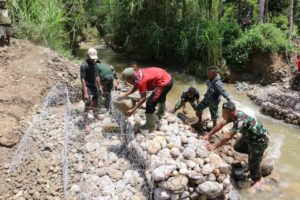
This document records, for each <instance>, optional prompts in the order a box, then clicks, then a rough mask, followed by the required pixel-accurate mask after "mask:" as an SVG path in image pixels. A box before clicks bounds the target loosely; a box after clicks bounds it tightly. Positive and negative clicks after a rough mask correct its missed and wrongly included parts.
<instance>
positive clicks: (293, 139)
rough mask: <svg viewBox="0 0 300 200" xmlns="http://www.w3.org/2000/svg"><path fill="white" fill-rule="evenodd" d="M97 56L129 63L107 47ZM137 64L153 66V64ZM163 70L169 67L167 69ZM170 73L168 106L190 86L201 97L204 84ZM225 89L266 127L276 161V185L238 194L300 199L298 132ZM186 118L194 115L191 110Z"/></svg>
mask: <svg viewBox="0 0 300 200" xmlns="http://www.w3.org/2000/svg"><path fill="white" fill-rule="evenodd" d="M86 51H87V50H86V49H79V50H78V51H77V56H78V57H80V58H82V59H83V58H84V56H85V55H86ZM98 56H99V58H100V60H101V61H102V62H104V63H108V64H111V65H113V66H114V67H115V68H116V70H117V71H120V70H121V69H123V68H124V67H128V66H129V63H130V61H131V60H130V59H129V58H127V57H125V56H123V55H120V54H118V53H116V52H114V51H113V50H111V49H110V48H103V49H98ZM140 64H141V65H144V66H147V65H151V66H153V64H155V63H140ZM165 67H166V68H168V67H170V66H165ZM171 74H172V76H173V78H174V86H173V89H172V90H171V92H170V93H169V94H168V97H167V100H168V101H169V102H170V103H171V104H173V105H174V104H175V102H176V100H177V99H178V98H179V97H180V95H181V92H182V91H183V90H185V89H186V88H188V87H190V86H194V87H196V88H197V89H198V90H199V91H200V95H201V96H203V94H204V93H205V91H206V85H205V81H200V80H197V78H195V77H192V76H188V75H183V74H179V73H176V72H171ZM225 87H226V90H227V91H228V92H229V94H230V95H231V96H232V98H233V99H234V100H235V101H237V102H238V103H237V105H238V109H243V110H249V111H252V112H254V113H255V115H256V117H257V119H258V120H259V121H261V122H262V123H263V124H264V125H265V127H266V128H267V129H268V130H269V132H270V134H271V135H272V140H271V144H270V149H271V153H270V154H271V156H272V157H273V158H274V159H275V171H274V173H273V175H272V176H274V177H275V178H276V179H279V185H277V186H272V185H270V186H268V185H267V186H266V187H265V188H264V191H262V192H259V193H249V192H247V191H241V193H242V197H243V199H278V200H279V199H280V200H296V199H299V197H300V170H299V169H300V156H299V155H298V153H299V152H300V129H299V128H298V127H294V126H291V125H287V124H285V123H283V122H281V121H278V120H275V119H272V118H270V117H268V116H265V115H263V114H261V113H260V111H259V108H258V107H257V106H256V105H254V104H253V103H252V102H251V101H250V99H249V98H248V97H247V96H246V95H245V94H243V93H240V92H238V91H237V90H236V89H235V88H234V85H231V84H226V85H225ZM220 105H221V104H220ZM189 115H193V112H192V109H191V108H190V107H189Z"/></svg>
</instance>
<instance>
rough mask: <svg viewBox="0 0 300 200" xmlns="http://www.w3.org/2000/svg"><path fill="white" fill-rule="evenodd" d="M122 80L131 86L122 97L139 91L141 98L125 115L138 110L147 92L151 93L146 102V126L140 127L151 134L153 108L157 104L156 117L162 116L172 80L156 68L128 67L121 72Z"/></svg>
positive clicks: (164, 72)
mask: <svg viewBox="0 0 300 200" xmlns="http://www.w3.org/2000/svg"><path fill="white" fill-rule="evenodd" d="M122 79H123V80H124V81H126V82H127V83H129V84H131V85H133V87H132V88H130V89H129V90H128V91H127V92H126V93H124V94H122V96H128V95H130V94H132V93H133V92H135V91H137V90H139V93H140V95H141V98H140V99H139V101H138V102H137V103H136V105H135V106H134V107H133V108H132V109H130V110H128V111H127V115H128V116H130V115H132V114H133V113H134V112H135V111H136V110H137V109H138V108H140V107H141V106H142V105H143V103H144V102H145V101H146V99H147V96H146V92H147V91H152V93H151V95H150V96H149V97H148V99H147V101H146V124H144V125H143V126H141V127H140V129H141V130H142V131H143V130H149V132H152V131H153V130H154V129H155V121H154V120H155V118H154V112H155V106H156V105H157V104H159V108H158V112H157V113H156V114H157V115H158V116H162V115H163V114H164V110H165V102H166V97H167V94H168V92H169V91H170V90H171V89H172V86H173V80H172V77H171V75H170V74H168V73H167V72H166V71H165V70H163V69H161V68H157V67H151V68H143V69H136V70H134V68H132V67H129V68H126V69H125V70H124V71H123V72H122Z"/></svg>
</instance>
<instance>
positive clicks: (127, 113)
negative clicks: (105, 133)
mask: <svg viewBox="0 0 300 200" xmlns="http://www.w3.org/2000/svg"><path fill="white" fill-rule="evenodd" d="M134 111H135V110H133V109H130V110H128V111H127V112H126V116H128V117H130V116H131V115H132V114H133V113H134Z"/></svg>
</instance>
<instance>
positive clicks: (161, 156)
mask: <svg viewBox="0 0 300 200" xmlns="http://www.w3.org/2000/svg"><path fill="white" fill-rule="evenodd" d="M116 101H119V100H116ZM120 101H123V99H122V100H120ZM115 105H117V107H118V108H120V109H125V110H126V108H124V107H126V106H125V105H127V106H128V107H131V106H132V105H131V104H130V101H129V102H128V99H126V100H125V101H124V104H122V105H123V106H120V105H121V103H120V102H117V103H115ZM123 120H124V121H125V124H129V125H130V126H129V127H128V126H127V127H126V131H127V133H128V134H130V133H131V132H132V136H131V137H132V139H130V140H129V144H128V146H129V147H130V148H131V149H134V152H135V154H137V155H138V157H139V158H140V159H139V160H140V161H142V162H144V163H145V166H146V171H145V173H146V178H147V181H148V183H150V184H149V185H152V188H153V194H154V199H157V200H160V199H239V195H238V193H237V192H236V190H235V188H234V185H235V186H237V187H238V188H249V186H250V184H251V182H249V181H248V180H247V179H248V177H249V172H248V170H247V169H246V168H247V164H246V160H247V156H245V155H243V154H239V153H237V152H235V151H234V150H233V148H232V146H233V144H234V143H235V140H236V139H237V137H238V136H236V137H235V139H234V140H232V141H230V142H229V143H228V144H227V145H225V146H223V147H222V148H220V149H219V150H218V151H216V152H208V151H207V150H206V148H205V146H204V145H205V144H207V142H206V141H203V140H201V139H199V138H198V137H199V133H197V132H195V131H194V130H193V129H191V127H190V125H187V124H184V123H183V122H182V121H181V120H179V119H178V118H177V117H176V116H174V115H173V114H170V113H168V114H166V115H165V116H164V117H163V118H162V119H160V120H157V122H156V123H157V130H156V131H154V132H153V133H150V134H146V135H143V134H141V133H140V132H139V131H138V126H139V125H140V124H142V123H144V121H145V119H144V114H143V111H142V110H140V111H138V112H137V113H136V114H135V115H134V116H131V117H129V118H123ZM205 124H207V125H208V126H210V127H205V129H206V130H207V129H209V128H211V125H210V124H211V123H210V122H207V123H205ZM222 137H223V132H222V133H220V134H218V135H216V136H215V137H214V138H213V139H212V141H211V142H216V140H220V139H221V138H222ZM261 167H262V171H263V174H264V176H267V175H269V174H270V173H271V172H272V170H273V163H272V160H270V159H266V161H265V162H264V163H263V164H262V166H261ZM231 177H232V178H233V179H231ZM151 183H152V184H151Z"/></svg>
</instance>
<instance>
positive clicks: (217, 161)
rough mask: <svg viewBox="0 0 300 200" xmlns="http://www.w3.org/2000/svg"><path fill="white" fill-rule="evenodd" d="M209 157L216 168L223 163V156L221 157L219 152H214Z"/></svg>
mask: <svg viewBox="0 0 300 200" xmlns="http://www.w3.org/2000/svg"><path fill="white" fill-rule="evenodd" d="M209 159H210V162H211V163H212V164H213V165H214V166H215V167H216V168H219V167H220V165H222V164H223V160H222V158H221V157H220V156H219V155H217V154H215V153H213V152H212V153H211V154H210V155H209Z"/></svg>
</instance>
